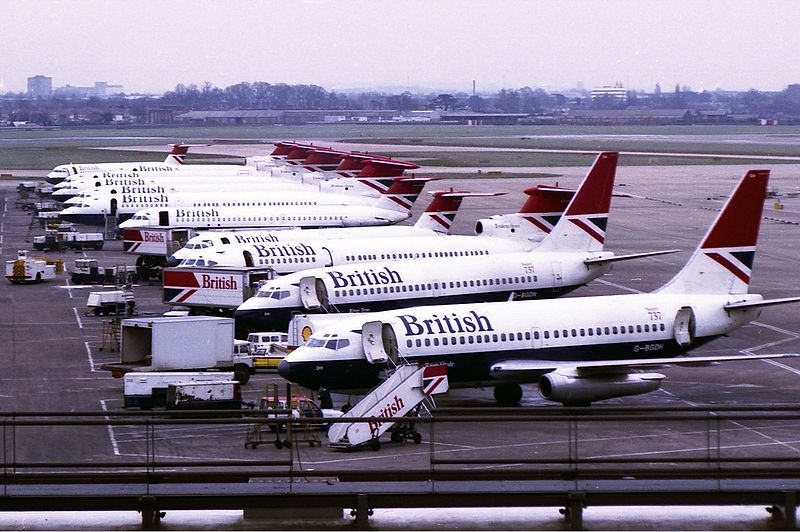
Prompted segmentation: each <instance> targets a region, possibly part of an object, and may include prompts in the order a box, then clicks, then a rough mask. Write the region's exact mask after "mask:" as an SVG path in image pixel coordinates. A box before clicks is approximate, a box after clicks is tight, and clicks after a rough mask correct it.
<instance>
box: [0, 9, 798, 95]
mask: <svg viewBox="0 0 800 532" xmlns="http://www.w3.org/2000/svg"><path fill="white" fill-rule="evenodd" d="M0 21H2V25H1V26H0V28H2V29H1V30H0V35H2V39H3V50H2V53H0V92H8V91H13V92H22V91H26V90H27V78H28V77H29V76H33V75H37V74H42V75H45V76H50V77H52V78H53V87H61V86H64V85H67V84H69V85H74V86H88V85H93V84H94V82H95V81H106V82H108V83H111V84H118V85H122V86H123V89H124V90H125V92H140V91H141V92H162V91H165V90H172V89H174V88H175V85H176V84H178V83H183V84H192V83H194V84H196V85H198V86H202V84H203V83H204V82H206V81H208V82H211V83H212V84H213V85H214V86H216V87H226V86H228V85H233V84H235V83H239V82H242V81H247V82H253V81H266V82H269V83H289V84H297V83H307V84H311V83H313V84H317V85H321V86H322V87H324V88H326V89H328V90H343V89H348V88H379V87H391V88H393V89H400V90H402V89H403V88H410V89H413V88H417V87H421V88H431V89H437V90H438V89H441V90H448V91H455V90H460V91H470V90H471V89H472V80H476V82H477V88H478V91H479V92H480V91H496V90H497V89H499V88H503V87H505V88H520V87H524V86H530V87H533V88H537V87H543V88H545V89H547V90H549V91H553V90H560V89H566V88H571V87H575V86H577V85H578V83H579V82H581V83H582V84H583V86H584V87H585V88H587V89H589V88H592V87H595V86H604V85H613V84H614V83H616V82H620V83H622V84H624V85H625V86H626V87H628V88H632V89H637V90H646V91H652V90H653V88H654V87H655V84H656V83H660V85H661V87H662V89H663V90H665V91H671V90H672V89H673V88H674V87H675V84H677V83H680V84H681V85H682V86H688V87H690V88H692V89H694V90H703V89H708V90H713V89H717V88H721V89H732V90H745V89H749V88H756V89H759V90H782V89H784V88H786V86H787V85H788V84H790V83H798V82H800V61H798V58H799V57H800V27H799V26H800V2H798V1H794V0H767V1H755V0H706V1H704V0H660V1H650V0H593V1H590V0H580V1H579V0H554V1H544V0H528V1H525V0H486V1H484V0H386V1H383V0H284V1H268V0H224V1H214V0H205V1H199V0H129V1H126V0H60V1H57V0H36V1H33V0H0Z"/></svg>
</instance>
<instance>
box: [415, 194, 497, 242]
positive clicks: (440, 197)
mask: <svg viewBox="0 0 800 532" xmlns="http://www.w3.org/2000/svg"><path fill="white" fill-rule="evenodd" d="M503 194H505V192H460V191H455V190H453V189H452V188H451V189H450V190H438V191H435V192H431V195H432V196H433V199H432V200H431V202H430V204H429V205H428V208H427V209H425V212H423V213H422V215H420V217H419V220H417V223H415V224H414V227H417V228H419V229H430V230H431V231H435V232H437V233H442V234H449V233H450V228H451V227H452V225H453V220H455V217H456V213H457V212H458V209H459V208H460V207H461V202H462V201H463V200H464V198H468V197H470V196H473V197H478V196H480V197H488V196H502V195H503Z"/></svg>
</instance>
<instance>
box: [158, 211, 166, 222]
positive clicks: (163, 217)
mask: <svg viewBox="0 0 800 532" xmlns="http://www.w3.org/2000/svg"><path fill="white" fill-rule="evenodd" d="M158 225H164V226H167V225H169V211H158Z"/></svg>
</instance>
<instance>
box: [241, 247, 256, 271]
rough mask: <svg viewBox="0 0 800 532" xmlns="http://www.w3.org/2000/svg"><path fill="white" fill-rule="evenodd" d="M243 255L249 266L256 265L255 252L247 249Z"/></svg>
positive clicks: (245, 263) (246, 264)
mask: <svg viewBox="0 0 800 532" xmlns="http://www.w3.org/2000/svg"><path fill="white" fill-rule="evenodd" d="M242 256H243V257H244V265H245V266H247V267H248V268H252V267H253V266H255V265H256V263H255V261H254V260H253V254H252V253H250V252H249V251H247V250H246V249H245V250H244V251H242Z"/></svg>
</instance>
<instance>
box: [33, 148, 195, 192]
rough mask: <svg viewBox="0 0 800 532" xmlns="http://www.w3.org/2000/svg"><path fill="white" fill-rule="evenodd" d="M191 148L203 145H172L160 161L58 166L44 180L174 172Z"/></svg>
mask: <svg viewBox="0 0 800 532" xmlns="http://www.w3.org/2000/svg"><path fill="white" fill-rule="evenodd" d="M193 146H205V144H173V145H172V149H171V150H170V152H169V154H168V155H167V158H166V159H164V161H163V162H160V161H143V162H126V163H89V164H72V163H70V164H60V165H58V166H56V167H55V168H53V169H52V170H51V171H50V172H49V173H48V174H47V177H46V178H45V180H46V181H47V182H48V183H51V184H55V183H59V182H61V181H63V180H64V179H67V178H68V177H70V176H72V175H74V174H80V173H84V172H102V171H115V170H124V171H134V172H158V173H164V172H175V171H179V170H178V167H180V166H181V165H182V164H183V161H184V156H185V155H186V154H187V153H188V152H189V148H191V147H193Z"/></svg>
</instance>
